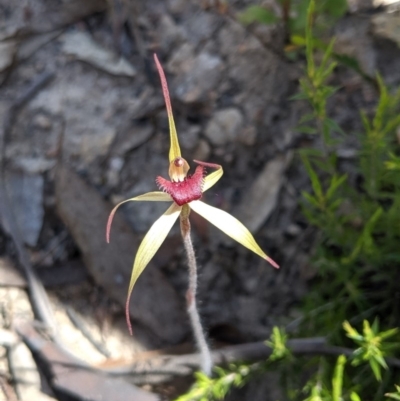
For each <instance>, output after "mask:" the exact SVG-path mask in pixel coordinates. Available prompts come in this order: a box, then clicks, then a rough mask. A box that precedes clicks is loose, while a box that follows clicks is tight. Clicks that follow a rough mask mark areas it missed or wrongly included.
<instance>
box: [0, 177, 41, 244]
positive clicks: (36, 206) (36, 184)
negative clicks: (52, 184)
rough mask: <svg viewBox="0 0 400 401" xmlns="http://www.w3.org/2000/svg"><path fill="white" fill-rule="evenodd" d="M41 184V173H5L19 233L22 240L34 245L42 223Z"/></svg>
mask: <svg viewBox="0 0 400 401" xmlns="http://www.w3.org/2000/svg"><path fill="white" fill-rule="evenodd" d="M43 185H44V180H43V177H42V176H41V175H28V174H25V173H20V172H16V171H15V172H8V173H7V174H6V187H7V191H8V195H9V197H10V204H11V205H12V206H13V210H12V212H13V214H14V216H15V219H16V222H17V225H18V228H19V231H20V234H21V236H22V238H23V240H24V242H25V243H26V244H28V245H30V246H35V245H36V244H37V241H38V239H39V234H40V230H41V228H42V225H43V217H44V210H43Z"/></svg>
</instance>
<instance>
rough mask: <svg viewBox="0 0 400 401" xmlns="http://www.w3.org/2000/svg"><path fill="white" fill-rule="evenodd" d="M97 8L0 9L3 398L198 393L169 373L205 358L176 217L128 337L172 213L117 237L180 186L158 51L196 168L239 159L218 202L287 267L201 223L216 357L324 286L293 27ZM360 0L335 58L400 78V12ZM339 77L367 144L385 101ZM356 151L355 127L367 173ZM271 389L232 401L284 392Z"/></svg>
mask: <svg viewBox="0 0 400 401" xmlns="http://www.w3.org/2000/svg"><path fill="white" fill-rule="evenodd" d="M83 3H84V4H83V5H82V2H80V1H77V0H66V1H63V2H58V3H57V4H58V5H57V6H55V5H54V3H53V2H50V1H47V0H25V1H24V2H23V4H22V3H21V5H20V6H19V7H15V4H14V2H13V0H1V1H0V140H1V141H0V147H1V148H0V151H1V155H0V158H1V168H2V178H1V188H0V194H1V198H0V200H1V204H0V207H1V210H0V216H1V231H0V312H1V313H0V400H2V399H9V400H15V399H18V400H22V401H41V400H55V399H58V400H84V399H90V400H95V401H97V400H106V399H108V400H110V399H112V400H115V401H118V400H120V399H121V400H122V399H124V400H130V399H132V400H156V399H160V398H159V397H166V398H168V397H169V396H170V395H171V394H173V393H174V392H176V389H177V388H180V386H181V387H182V388H184V387H185V385H187V381H186V379H181V380H182V383H183V384H182V383H180V382H179V380H178V381H175V384H174V385H171V384H162V385H161V384H160V383H164V382H165V381H168V380H171V377H174V372H173V373H171V372H169V373H168V374H167V373H165V372H164V373H163V374H164V376H165V377H164V378H163V377H162V375H161V376H160V375H157V374H156V371H157V370H160V369H161V368H160V366H164V365H165V364H166V363H167V362H166V360H168V361H169V359H165V358H164V357H165V355H181V354H190V353H192V352H194V348H193V346H192V337H191V331H190V327H189V323H188V318H187V316H186V311H185V292H186V288H187V267H186V264H185V257H184V255H183V249H182V246H181V239H180V233H179V229H178V225H177V226H176V227H174V229H173V230H172V233H171V234H170V236H169V237H168V239H167V240H166V242H165V244H164V245H163V246H162V247H161V249H160V251H159V252H158V253H157V254H156V256H155V258H154V259H153V261H152V262H151V263H150V265H149V267H148V268H147V269H146V271H145V272H144V273H143V276H141V278H140V279H139V281H138V283H137V285H136V287H135V290H134V293H133V296H132V301H131V309H130V313H131V318H132V322H133V329H134V335H133V337H131V336H129V334H128V330H127V327H126V323H125V318H124V304H125V300H126V293H127V287H128V283H129V277H130V273H131V268H132V262H133V258H134V255H135V253H136V251H137V248H138V245H139V243H140V241H141V239H142V238H143V236H144V235H145V233H146V232H147V230H148V229H149V227H150V226H151V224H152V223H153V222H154V221H155V220H156V218H158V217H159V216H160V215H161V214H162V213H163V212H164V211H165V210H166V209H167V206H166V205H165V204H163V203H155V202H148V203H145V202H132V203H129V204H127V205H126V206H124V207H121V209H120V210H119V212H118V214H117V216H116V220H115V222H114V225H113V228H112V233H111V244H110V245H107V244H106V241H105V226H106V221H107V217H108V214H109V212H110V211H111V209H112V207H113V205H115V204H117V203H118V202H119V201H121V200H124V199H127V198H130V197H133V196H136V195H138V194H141V193H144V192H148V191H153V190H156V189H157V186H156V183H155V178H156V177H157V176H158V175H161V176H164V177H167V174H168V156H167V155H168V149H169V136H168V121H167V116H166V111H165V106H164V101H163V98H162V93H161V88H160V83H159V78H158V76H157V73H156V70H155V65H154V63H153V53H157V55H158V57H159V58H160V60H161V62H162V64H163V66H164V69H165V71H166V75H167V79H168V82H169V86H170V91H171V98H172V106H173V110H174V115H175V121H176V125H177V129H178V133H179V139H180V143H181V148H182V152H183V156H184V157H185V158H186V159H187V160H188V161H191V160H193V159H198V160H203V161H207V162H213V163H218V164H221V165H223V167H224V176H223V178H222V179H221V180H220V182H219V183H218V184H217V185H216V186H215V187H213V188H212V189H211V190H209V191H208V192H207V194H205V200H206V202H207V203H209V204H211V205H214V206H217V207H220V208H221V209H223V210H226V211H229V212H230V213H231V214H233V215H234V216H236V217H237V218H239V219H240V220H241V221H242V222H243V223H244V225H245V226H247V227H248V228H249V229H250V230H251V231H252V233H254V235H255V237H256V239H257V241H258V242H259V244H260V245H261V247H262V248H263V249H264V250H265V251H266V252H267V253H268V255H270V256H271V257H272V258H273V259H274V260H276V261H277V262H278V263H279V264H280V266H281V268H280V269H279V270H275V269H273V268H271V266H269V265H267V264H266V263H265V261H263V260H261V259H260V258H258V257H257V256H256V255H253V254H251V253H250V252H249V251H247V250H246V249H245V248H243V247H241V246H239V245H237V244H236V243H233V241H231V240H229V239H228V238H227V237H226V236H225V235H224V234H222V233H220V232H219V231H217V230H216V229H214V228H213V227H211V226H210V225H209V224H208V223H206V222H205V221H204V220H203V219H202V218H201V217H199V216H196V215H194V214H193V216H192V225H193V239H194V243H195V248H196V252H197V260H198V264H199V268H200V271H199V296H198V300H199V304H200V309H201V310H200V312H201V316H202V319H203V322H204V325H205V327H206V329H207V332H208V335H209V339H210V343H211V344H212V347H213V348H219V347H221V346H224V345H240V344H244V343H247V342H254V341H262V340H265V339H266V338H267V337H268V336H269V335H270V330H271V327H272V326H273V325H274V324H281V325H285V324H287V323H289V322H290V321H292V320H293V319H294V318H296V317H297V316H298V315H299V312H298V306H299V302H300V301H301V298H302V296H303V295H304V293H305V291H306V290H307V283H308V282H309V280H311V279H312V278H313V276H314V274H315V272H314V271H313V269H312V267H311V266H310V264H309V257H310V252H311V251H312V249H313V243H314V240H315V234H316V233H315V232H314V231H313V230H312V229H311V228H310V227H308V226H307V224H306V222H305V219H304V217H302V215H301V212H300V206H299V199H300V198H301V191H302V190H304V189H306V188H308V185H309V183H308V178H307V176H306V174H305V172H304V170H303V169H302V167H301V165H300V163H299V160H298V157H297V154H296V149H297V148H299V147H302V146H311V145H315V146H318V145H319V144H318V141H316V140H315V139H313V138H310V137H307V136H306V135H302V134H300V133H298V132H297V131H296V125H297V123H298V120H299V118H300V117H301V116H302V114H304V113H305V111H306V110H307V109H306V106H305V105H304V104H303V103H301V102H295V101H291V100H289V98H290V97H291V96H292V95H294V94H296V93H297V90H298V79H299V78H300V77H301V76H302V71H303V67H304V60H303V59H302V57H301V56H299V57H298V58H297V60H296V61H292V60H289V59H288V58H287V57H286V56H285V54H284V52H283V48H284V33H283V29H282V27H281V26H280V24H275V25H271V26H261V25H260V26H258V25H257V26H250V27H247V28H246V27H244V26H243V25H242V24H241V23H240V22H238V20H237V18H236V15H237V12H238V11H240V10H241V9H243V8H244V7H245V6H246V4H247V3H250V2H246V1H232V2H229V7H228V8H226V7H224V6H222V3H220V2H218V1H215V2H214V1H202V2H195V1H184V0H167V1H164V2H159V1H155V0H150V1H147V2H139V1H135V0H131V1H128V0H126V1H124V0H112V1H111V0H110V1H105V0H104V1H102V0H86V1H85V2H83ZM362 3H363V2H361V1H359V2H357V1H352V2H351V12H349V13H348V14H347V15H346V16H345V17H344V18H343V19H342V20H341V21H339V23H338V24H337V26H335V27H334V28H333V32H332V33H333V34H334V35H336V37H337V42H336V45H335V46H336V49H335V50H336V51H337V52H338V53H343V54H347V55H349V56H351V57H354V58H355V59H356V60H357V61H358V62H359V64H360V66H361V68H362V69H363V71H364V73H365V74H367V75H373V74H374V73H375V71H376V70H377V69H379V71H381V73H382V75H383V77H384V79H385V81H386V82H387V83H388V84H389V85H393V86H395V85H399V83H400V51H399V48H398V44H399V43H400V37H399V36H398V26H399V25H400V22H399V21H400V19H399V18H400V17H399V16H398V13H396V12H394V13H388V12H387V10H386V9H384V8H381V9H373V8H372V5H370V4H367V6H366V7H365V5H363V4H362ZM363 7H365V8H363ZM391 27H392V28H391ZM396 29H397V31H396ZM396 35H397V36H396ZM396 42H397V43H396ZM334 80H335V82H333V84H334V85H335V86H338V87H340V90H339V91H338V92H337V94H336V95H335V96H334V97H333V98H332V101H331V103H330V105H329V108H330V113H331V116H332V117H333V118H334V119H335V120H336V121H337V122H338V123H339V124H340V125H341V126H342V127H343V129H345V131H346V132H354V133H356V132H357V131H359V130H360V127H361V123H360V119H359V110H360V109H361V108H362V109H364V110H366V111H367V112H369V111H371V110H373V108H374V106H375V104H376V93H375V92H374V89H373V88H372V87H371V86H370V85H369V84H368V82H366V81H365V80H364V79H363V78H362V77H361V76H360V75H359V74H357V73H356V72H354V71H350V70H348V69H346V68H344V67H339V68H338V69H337V71H336V73H335V78H334ZM357 150H358V143H357V139H356V136H355V135H354V136H349V138H348V140H347V141H346V143H345V144H344V145H342V147H341V148H340V149H338V150H337V153H338V156H339V158H340V160H341V163H342V166H343V169H344V170H345V171H347V172H348V173H349V174H350V175H351V174H353V176H354V175H355V174H356V172H355V170H354V166H353V164H352V160H353V159H354V157H355V155H356V153H357ZM32 353H33V355H34V358H33V357H32ZM163 358H164V359H163ZM167 364H168V363H167ZM174 366H175V365H174ZM175 368H176V366H175ZM149 372H150V373H149ZM119 373H120V374H119ZM175 373H176V372H175ZM175 376H182V377H186V376H187V371H184V372H183V373H182V374H181V375H180V374H177V375H175ZM276 381H277V378H276V377H274V376H273V375H272V376H271V377H269V378H268V379H265V378H264V379H263V380H261V381H259V382H257V383H255V384H254V385H253V386H250V387H249V388H247V389H245V390H242V392H241V393H239V394H237V395H234V396H233V397H238V398H237V399H241V400H247V399H248V400H261V399H262V400H275V399H276V398H277V397H281V395H279V388H277V386H275V384H274V383H275V382H276ZM271 383H272V384H271ZM138 386H140V388H139V387H138ZM160 392H161V394H162V395H161V396H160V395H157V393H160ZM274 392H275V393H274ZM276 392H278V393H276Z"/></svg>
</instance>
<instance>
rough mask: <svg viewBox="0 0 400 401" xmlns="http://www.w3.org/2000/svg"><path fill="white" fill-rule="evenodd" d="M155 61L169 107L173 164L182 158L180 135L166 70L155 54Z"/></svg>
mask: <svg viewBox="0 0 400 401" xmlns="http://www.w3.org/2000/svg"><path fill="white" fill-rule="evenodd" d="M154 61H155V62H156V66H157V70H158V73H159V75H160V80H161V86H162V90H163V94H164V100H165V105H166V107H167V114H168V122H169V135H170V139H171V147H170V149H169V161H170V162H172V161H173V160H175V159H176V158H177V157H181V149H180V147H179V141H178V134H177V132H176V128H175V122H174V116H173V114H172V106H171V99H170V97H169V91H168V84H167V79H166V78H165V74H164V70H163V68H162V67H161V64H160V62H159V61H158V58H157V55H156V54H154Z"/></svg>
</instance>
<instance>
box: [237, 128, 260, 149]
mask: <svg viewBox="0 0 400 401" xmlns="http://www.w3.org/2000/svg"><path fill="white" fill-rule="evenodd" d="M256 139H257V130H256V129H255V127H253V126H249V127H246V128H244V129H243V130H241V131H240V134H239V137H238V141H239V142H241V143H243V145H246V146H253V145H254V144H255V143H256Z"/></svg>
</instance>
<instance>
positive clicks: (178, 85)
mask: <svg viewBox="0 0 400 401" xmlns="http://www.w3.org/2000/svg"><path fill="white" fill-rule="evenodd" d="M182 70H183V71H186V73H185V74H179V75H178V76H177V77H176V79H175V80H174V87H175V95H176V96H177V97H178V98H179V99H180V100H181V101H182V102H184V103H192V102H198V101H202V100H203V101H205V100H207V99H209V98H210V92H212V91H214V90H215V89H216V86H217V84H218V82H219V80H220V78H221V73H222V60H221V59H220V57H218V56H214V55H211V54H209V53H206V52H202V53H200V54H199V55H197V56H196V57H194V58H191V59H188V60H186V62H185V64H184V65H183V67H182Z"/></svg>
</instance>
